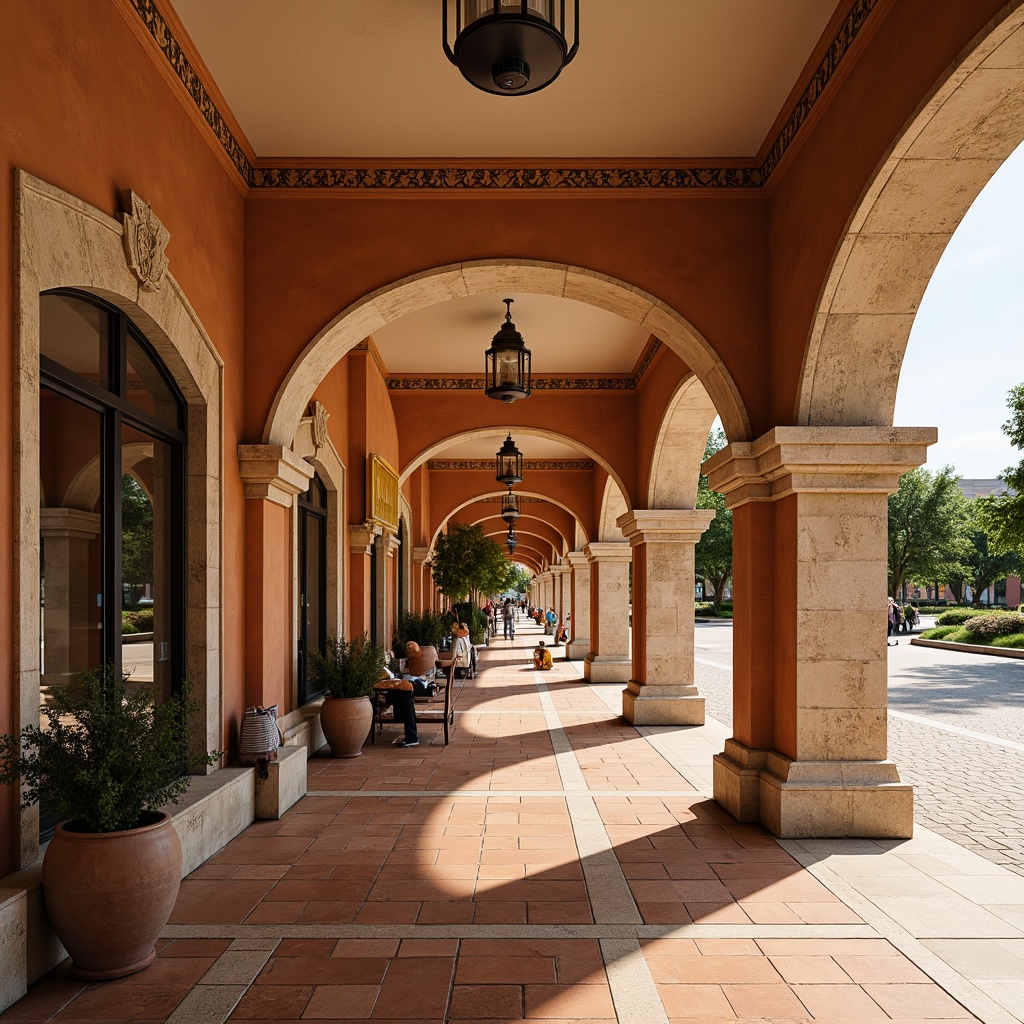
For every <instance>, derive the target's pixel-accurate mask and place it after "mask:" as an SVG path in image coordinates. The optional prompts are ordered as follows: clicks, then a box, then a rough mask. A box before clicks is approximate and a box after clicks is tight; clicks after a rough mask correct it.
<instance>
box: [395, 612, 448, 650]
mask: <svg viewBox="0 0 1024 1024" xmlns="http://www.w3.org/2000/svg"><path fill="white" fill-rule="evenodd" d="M450 626H451V618H446V617H445V616H444V615H441V614H439V613H437V612H431V611H426V612H422V613H419V612H403V613H402V615H401V617H400V618H399V620H398V632H397V635H396V637H395V647H396V649H397V651H398V654H399V657H403V658H404V657H405V645H406V644H407V643H408V642H409V641H410V640H415V641H416V643H418V644H419V645H420V647H438V648H439V647H440V646H441V641H442V640H444V638H445V637H446V636H447V635H448V633H449V632H450V629H449V627H450Z"/></svg>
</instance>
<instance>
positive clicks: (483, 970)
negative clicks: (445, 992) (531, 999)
mask: <svg viewBox="0 0 1024 1024" xmlns="http://www.w3.org/2000/svg"><path fill="white" fill-rule="evenodd" d="M498 981H500V982H508V983H509V984H520V985H524V984H527V983H536V984H545V983H547V984H552V985H554V984H555V983H556V977H555V960H554V957H550V956H461V957H459V961H458V963H457V964H456V967H455V985H456V987H458V986H459V985H487V984H493V983H495V982H498ZM484 1016H486V1015H484Z"/></svg>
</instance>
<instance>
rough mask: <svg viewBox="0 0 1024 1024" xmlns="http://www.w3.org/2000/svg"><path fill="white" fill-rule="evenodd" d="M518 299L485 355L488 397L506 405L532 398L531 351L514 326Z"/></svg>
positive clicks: (507, 302) (507, 303)
mask: <svg viewBox="0 0 1024 1024" xmlns="http://www.w3.org/2000/svg"><path fill="white" fill-rule="evenodd" d="M514 301H515V300H514V299H502V302H504V303H505V322H504V323H503V324H502V325H501V330H499V331H498V333H497V334H496V335H495V336H494V338H493V339H492V340H491V347H490V348H489V349H488V350H487V351H486V352H485V353H484V376H485V378H486V379H485V380H484V394H485V395H486V396H487V397H488V398H497V399H499V400H500V401H502V402H514V401H515V400H516V399H517V398H529V397H530V384H531V373H530V361H531V356H530V350H529V349H528V348H527V347H526V346H525V345H524V344H523V336H522V335H521V334H520V333H519V332H518V331H517V330H516V325H515V324H514V323H512V303H513V302H514Z"/></svg>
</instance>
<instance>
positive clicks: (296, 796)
mask: <svg viewBox="0 0 1024 1024" xmlns="http://www.w3.org/2000/svg"><path fill="white" fill-rule="evenodd" d="M305 795H306V748H305V746H303V745H296V746H293V747H281V748H280V749H279V750H278V752H277V760H276V761H270V762H269V763H268V764H267V777H266V778H265V779H261V778H260V776H259V773H257V774H256V819H257V820H258V821H263V820H277V819H278V818H280V817H281V816H282V815H283V814H284V812H285V811H287V810H288V808H289V807H291V806H292V805H293V804H296V803H298V801H299V800H301V799H302V798H303V797H304V796H305Z"/></svg>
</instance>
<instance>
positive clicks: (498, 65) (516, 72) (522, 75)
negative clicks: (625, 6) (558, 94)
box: [441, 0, 580, 96]
mask: <svg viewBox="0 0 1024 1024" xmlns="http://www.w3.org/2000/svg"><path fill="white" fill-rule="evenodd" d="M441 2H442V4H443V5H444V8H443V9H444V14H443V19H442V21H443V34H444V39H443V46H444V54H445V56H446V57H447V58H448V59H449V60H450V61H451V62H452V63H453V64H454V65H455V66H456V67H457V68H458V69H459V70H460V71H461V72H462V74H463V76H464V77H465V79H466V81H467V82H470V83H471V84H472V85H475V86H476V87H477V88H478V89H482V90H483V91H484V92H489V93H493V94H494V95H496V96H526V95H527V94H529V93H531V92H539V91H540V90H541V89H543V88H544V87H545V86H547V85H550V84H551V83H552V82H553V81H554V80H555V79H556V78H557V77H558V75H559V73H560V72H561V70H562V68H564V67H565V66H566V65H567V64H569V63H570V62H571V61H572V59H573V57H575V56H576V52H577V50H579V36H580V0H571V3H572V11H573V17H574V26H573V35H572V38H573V42H572V46H571V47H570V46H569V43H568V40H567V38H566V33H565V28H566V22H565V6H566V4H565V0H557V2H556V0H441ZM453 2H454V4H455V19H454V20H455V43H454V45H453V44H451V43H449V41H448V37H449V31H448V27H449V20H450V19H449V8H450V6H451V4H452V3H453Z"/></svg>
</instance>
